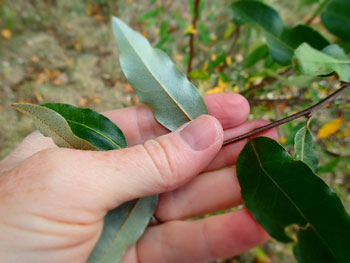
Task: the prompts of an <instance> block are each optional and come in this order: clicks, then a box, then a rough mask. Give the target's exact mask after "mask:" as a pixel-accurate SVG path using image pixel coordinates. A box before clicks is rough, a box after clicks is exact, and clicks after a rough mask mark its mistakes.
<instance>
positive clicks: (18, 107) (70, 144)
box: [13, 104, 77, 149]
mask: <svg viewBox="0 0 350 263" xmlns="http://www.w3.org/2000/svg"><path fill="white" fill-rule="evenodd" d="M13 107H14V108H17V109H19V110H21V111H24V112H26V113H27V114H29V115H31V116H32V117H33V118H34V119H37V120H38V121H39V122H41V123H42V124H44V125H45V126H46V127H47V128H49V129H50V130H51V131H52V132H53V133H54V134H56V135H57V136H58V137H60V138H61V139H62V140H63V141H65V142H66V143H67V144H68V145H69V146H71V147H72V148H73V149H76V148H77V147H75V146H74V145H73V144H72V143H70V142H69V141H68V140H66V139H65V138H64V137H63V136H62V135H60V134H59V133H57V132H56V130H55V129H53V128H52V127H51V126H50V125H49V124H48V123H47V122H45V121H44V120H42V119H40V118H39V117H38V116H37V115H35V114H33V113H31V112H30V111H28V110H25V109H23V108H21V107H20V106H18V105H16V104H13ZM57 114H58V113H57Z"/></svg>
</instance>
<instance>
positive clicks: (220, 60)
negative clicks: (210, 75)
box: [208, 52, 226, 70]
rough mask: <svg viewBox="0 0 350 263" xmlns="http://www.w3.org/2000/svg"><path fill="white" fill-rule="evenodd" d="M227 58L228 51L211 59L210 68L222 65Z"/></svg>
mask: <svg viewBox="0 0 350 263" xmlns="http://www.w3.org/2000/svg"><path fill="white" fill-rule="evenodd" d="M225 59H226V52H221V54H220V55H219V56H218V57H217V58H216V59H214V60H212V61H210V63H209V66H208V69H209V70H210V69H213V68H216V67H218V66H220V64H221V63H223V62H224V61H225Z"/></svg>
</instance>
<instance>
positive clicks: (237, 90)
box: [232, 85, 239, 93]
mask: <svg viewBox="0 0 350 263" xmlns="http://www.w3.org/2000/svg"><path fill="white" fill-rule="evenodd" d="M232 91H233V92H236V93H238V92H239V86H238V85H236V86H234V87H233V88H232Z"/></svg>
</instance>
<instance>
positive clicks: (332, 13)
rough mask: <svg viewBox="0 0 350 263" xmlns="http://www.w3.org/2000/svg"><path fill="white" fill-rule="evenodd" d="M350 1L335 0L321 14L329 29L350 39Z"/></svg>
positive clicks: (338, 35) (345, 38)
mask: <svg viewBox="0 0 350 263" xmlns="http://www.w3.org/2000/svg"><path fill="white" fill-rule="evenodd" d="M349 10H350V1H349V0H333V1H331V2H330V3H329V4H328V5H327V7H326V10H325V11H324V12H323V13H322V15H321V21H322V23H323V24H324V25H325V26H326V28H327V30H328V31H329V32H331V33H333V34H334V35H336V36H337V37H339V38H341V39H343V40H346V41H350V11H349Z"/></svg>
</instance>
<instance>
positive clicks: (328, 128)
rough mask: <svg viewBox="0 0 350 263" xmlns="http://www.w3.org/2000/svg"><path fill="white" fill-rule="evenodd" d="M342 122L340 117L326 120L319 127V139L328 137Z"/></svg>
mask: <svg viewBox="0 0 350 263" xmlns="http://www.w3.org/2000/svg"><path fill="white" fill-rule="evenodd" d="M342 122H343V120H342V119H340V118H338V119H334V120H332V121H330V122H327V123H326V124H325V125H323V126H322V127H321V128H320V129H319V131H318V133H317V137H318V138H320V139H322V138H327V137H329V136H330V135H332V134H333V133H335V132H336V131H337V130H339V128H340V126H341V124H342Z"/></svg>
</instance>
